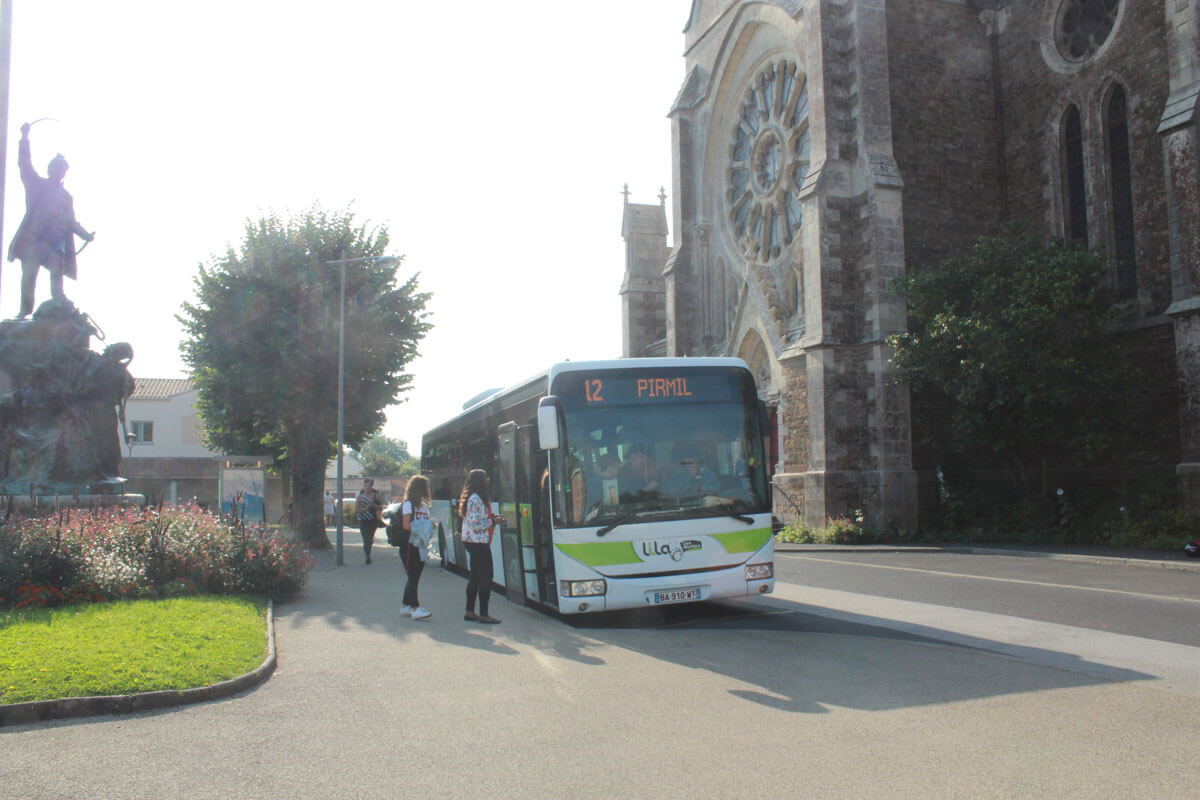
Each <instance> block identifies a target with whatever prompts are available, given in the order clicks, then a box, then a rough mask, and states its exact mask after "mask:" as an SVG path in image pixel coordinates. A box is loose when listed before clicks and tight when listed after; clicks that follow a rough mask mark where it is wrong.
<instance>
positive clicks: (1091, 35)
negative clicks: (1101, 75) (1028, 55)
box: [1054, 0, 1121, 61]
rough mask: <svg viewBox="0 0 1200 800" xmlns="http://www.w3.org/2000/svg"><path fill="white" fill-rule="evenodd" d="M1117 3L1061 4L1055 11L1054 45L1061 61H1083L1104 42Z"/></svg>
mask: <svg viewBox="0 0 1200 800" xmlns="http://www.w3.org/2000/svg"><path fill="white" fill-rule="evenodd" d="M1120 10H1121V0H1065V1H1064V2H1063V4H1062V5H1061V6H1059V9H1058V22H1057V24H1056V25H1055V27H1054V42H1055V44H1056V45H1057V46H1058V52H1059V53H1061V54H1062V57H1063V58H1066V59H1069V60H1071V61H1083V60H1084V59H1087V58H1089V57H1090V56H1091V55H1092V54H1093V53H1095V52H1096V51H1097V50H1099V49H1100V46H1101V45H1103V44H1104V43H1105V42H1106V41H1108V37H1109V34H1111V33H1112V29H1113V25H1115V24H1116V22H1117V12H1118V11H1120Z"/></svg>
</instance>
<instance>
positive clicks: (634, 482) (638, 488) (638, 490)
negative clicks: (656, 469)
mask: <svg viewBox="0 0 1200 800" xmlns="http://www.w3.org/2000/svg"><path fill="white" fill-rule="evenodd" d="M646 449H647V448H646V445H644V444H641V443H638V444H634V445H632V446H631V447H629V448H628V449H627V450H626V451H625V463H624V464H623V465H622V466H621V470H620V471H619V472H618V473H617V482H618V483H619V484H620V487H621V502H623V503H640V502H643V501H645V500H649V499H651V498H652V497H653V496H655V495H656V494H657V493H658V479H657V476H656V475H654V474H653V472H651V469H650V460H649V458H647V456H646Z"/></svg>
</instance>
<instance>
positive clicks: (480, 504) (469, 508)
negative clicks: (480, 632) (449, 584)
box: [458, 469, 500, 625]
mask: <svg viewBox="0 0 1200 800" xmlns="http://www.w3.org/2000/svg"><path fill="white" fill-rule="evenodd" d="M458 515H459V516H460V517H462V521H463V524H462V540H463V544H464V545H466V548H467V553H468V555H469V556H470V561H471V577H470V579H469V580H468V581H467V613H466V614H464V615H463V619H465V620H467V621H469V622H486V623H488V624H491V625H495V624H496V623H497V622H499V621H500V620H498V619H496V618H495V617H490V616H488V600H489V599H490V598H491V596H492V531H493V526H494V525H495V524H496V522H497V521H498V520H499V519H500V518H499V517H496V516H493V515H492V513H491V501H490V500H489V499H488V475H487V473H486V472H484V471H483V470H481V469H473V470H471V471H470V472H469V473H467V480H466V483H464V484H463V488H462V494H461V495H459V498H458ZM476 596H478V597H479V613H478V614H476V613H475V598H476Z"/></svg>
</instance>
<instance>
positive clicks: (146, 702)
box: [0, 600, 275, 727]
mask: <svg viewBox="0 0 1200 800" xmlns="http://www.w3.org/2000/svg"><path fill="white" fill-rule="evenodd" d="M273 672H275V603H274V601H272V600H268V601H267V657H266V659H264V660H263V663H262V664H260V665H259V667H258V669H255V670H252V671H251V672H247V673H246V674H244V675H239V676H238V677H236V678H230V679H229V680H227V681H221V682H220V683H214V684H212V685H211V686H201V687H198V688H196V689H167V690H164V691H160V692H143V693H141V694H111V695H104V696H101V697H64V698H62V699H59V700H37V701H34V702H32V703H12V704H11V705H0V727H3V726H5V725H20V724H22V723H26V722H44V721H46V720H52V719H72V718H76V717H92V716H97V715H100V714H129V713H133V712H135V711H150V710H153V709H158V708H170V707H172V706H182V705H188V704H190V703H203V702H204V701H206V700H218V699H220V698H223V697H229V696H231V695H235V694H238V693H239V692H244V691H245V690H247V689H250V688H252V687H254V686H257V685H258V684H260V683H262V682H263V681H265V680H266V679H267V678H269V677H271V674H272V673H273Z"/></svg>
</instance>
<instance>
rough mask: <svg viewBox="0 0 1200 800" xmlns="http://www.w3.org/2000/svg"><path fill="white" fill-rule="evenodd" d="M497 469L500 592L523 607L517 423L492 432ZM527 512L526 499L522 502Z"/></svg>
mask: <svg viewBox="0 0 1200 800" xmlns="http://www.w3.org/2000/svg"><path fill="white" fill-rule="evenodd" d="M496 438H497V444H498V445H499V447H498V448H497V450H498V452H499V462H500V465H499V469H498V470H497V475H496V477H497V478H498V479H499V480H498V484H499V485H498V486H497V487H495V488H496V489H497V490H498V491H497V492H496V499H497V500H499V502H500V515H501V516H502V517H504V526H503V527H502V528H501V530H500V561H501V564H502V565H503V568H504V592H505V595H506V596H507V597H508V602H510V603H519V604H521V605H525V568H524V566H523V563H522V560H521V529H522V514H521V502H522V498H521V497H520V496H519V491H518V483H519V480H518V478H519V477H520V475H521V465H520V464H519V463H518V461H521V460H523V459H520V458H519V457H518V447H517V424H516V423H515V422H505V423H504V424H503V425H501V426H500V427H499V429H498V430H497V433H496ZM525 504H526V505H525V508H526V509H528V498H526V499H525Z"/></svg>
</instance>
